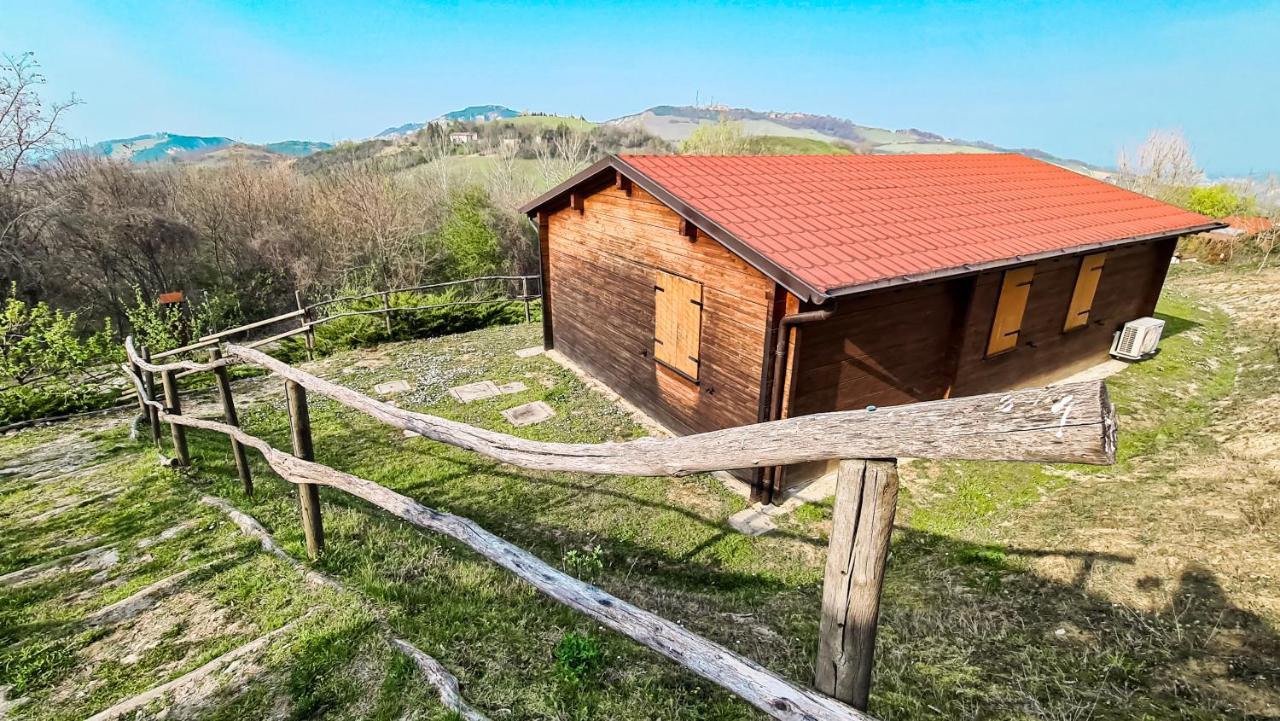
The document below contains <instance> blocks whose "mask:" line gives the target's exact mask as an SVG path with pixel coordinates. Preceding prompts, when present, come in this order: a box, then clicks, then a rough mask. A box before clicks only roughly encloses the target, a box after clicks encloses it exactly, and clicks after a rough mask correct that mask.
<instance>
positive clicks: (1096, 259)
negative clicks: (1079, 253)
mask: <svg viewBox="0 0 1280 721" xmlns="http://www.w3.org/2000/svg"><path fill="white" fill-rule="evenodd" d="M1106 262H1107V254H1106V253H1094V254H1093V255H1086V256H1085V257H1084V258H1083V259H1082V260H1081V261H1080V273H1079V274H1078V275H1077V276H1076V288H1075V290H1073V291H1072V292H1071V305H1070V307H1068V308H1067V321H1066V323H1064V324H1063V326H1062V332H1064V333H1065V332H1067V331H1069V330H1075V329H1076V328H1083V327H1085V326H1086V325H1089V312H1090V311H1091V310H1093V296H1094V295H1096V294H1097V292H1098V283H1099V281H1101V280H1102V266H1103V265H1104V264H1105V263H1106Z"/></svg>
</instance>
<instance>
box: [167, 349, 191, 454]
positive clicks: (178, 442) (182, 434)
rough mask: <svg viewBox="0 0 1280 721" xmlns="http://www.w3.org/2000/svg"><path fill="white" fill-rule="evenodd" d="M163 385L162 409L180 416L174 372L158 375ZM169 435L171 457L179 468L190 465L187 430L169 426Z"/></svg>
mask: <svg viewBox="0 0 1280 721" xmlns="http://www.w3.org/2000/svg"><path fill="white" fill-rule="evenodd" d="M160 379H161V381H162V382H163V383H164V409H165V413H168V414H170V415H175V416H180V415H182V401H181V400H180V399H179V398H178V378H177V373H176V372H175V371H171V370H168V371H164V372H163V373H161V374H160ZM169 434H170V435H171V436H173V457H174V459H175V460H176V461H177V465H179V466H189V465H191V454H190V453H189V452H188V451H187V429H186V428H183V427H182V426H180V425H178V424H177V423H170V424H169Z"/></svg>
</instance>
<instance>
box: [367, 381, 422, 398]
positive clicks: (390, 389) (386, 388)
mask: <svg viewBox="0 0 1280 721" xmlns="http://www.w3.org/2000/svg"><path fill="white" fill-rule="evenodd" d="M411 388H413V386H411V385H409V381H387V382H386V383H379V384H378V385H376V386H374V387H373V392H374V393H377V394H378V395H380V396H390V395H395V394H396V393H404V392H405V391H407V390H409V389H411Z"/></svg>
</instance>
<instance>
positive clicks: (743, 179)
mask: <svg viewBox="0 0 1280 721" xmlns="http://www.w3.org/2000/svg"><path fill="white" fill-rule="evenodd" d="M610 160H611V161H616V160H620V161H621V165H620V166H615V167H618V169H619V170H620V171H621V172H623V174H624V175H632V173H630V172H628V170H629V169H630V170H631V171H638V177H636V178H633V179H634V180H636V181H637V182H640V181H641V180H642V179H648V180H649V181H652V183H651V184H650V183H641V185H642V187H645V186H649V187H652V185H653V184H656V185H657V186H659V187H660V188H661V189H662V190H665V191H666V192H667V193H669V194H670V195H671V196H674V199H675V200H676V201H679V202H677V203H675V204H674V206H673V207H675V210H676V211H677V212H683V213H685V214H686V215H695V217H692V218H690V220H692V221H694V222H695V223H698V222H699V221H700V220H710V221H711V222H712V223H714V224H716V225H718V226H720V228H722V229H723V230H724V231H727V233H728V234H729V235H730V236H732V239H734V240H736V241H739V242H740V243H741V244H742V245H744V246H746V249H748V250H749V251H752V254H753V255H754V254H758V255H759V256H761V257H762V258H763V259H765V260H766V261H768V263H767V264H766V265H773V266H775V267H776V268H779V269H781V270H782V271H783V272H784V273H786V274H788V275H790V276H792V277H794V278H795V279H798V280H799V281H801V282H802V283H804V284H805V285H807V286H809V287H810V288H812V289H813V290H816V291H818V293H820V294H822V295H832V294H837V293H838V292H839V291H841V290H845V291H847V290H851V289H855V288H860V287H872V286H874V285H879V284H887V283H886V282H887V281H891V280H896V281H898V282H910V281H911V280H913V279H915V278H916V277H918V276H920V275H921V274H930V273H935V272H940V271H949V270H956V269H961V270H963V269H967V268H969V267H971V266H983V265H991V264H994V263H999V262H1001V261H1005V262H1009V261H1013V262H1016V261H1018V260H1019V259H1022V258H1024V257H1027V256H1032V257H1034V256H1037V255H1041V254H1047V253H1052V252H1061V251H1066V250H1071V249H1076V248H1080V249H1084V248H1086V247H1089V246H1094V245H1097V244H1106V243H1114V242H1117V241H1124V240H1129V239H1134V238H1141V237H1155V236H1164V235H1173V234H1179V233H1180V232H1181V231H1192V230H1204V229H1206V227H1205V226H1211V225H1213V224H1214V221H1213V220H1211V219H1209V218H1206V217H1204V216H1202V215H1198V214H1196V213H1190V212H1187V211H1185V210H1181V209H1179V208H1176V207H1174V206H1171V205H1166V204H1164V203H1161V202H1159V201H1156V200H1152V199H1151V198H1148V197H1146V196H1143V195H1138V194H1136V193H1132V192H1130V191H1127V190H1124V189H1122V188H1118V187H1116V186H1114V185H1111V184H1109V183H1106V182H1103V181H1100V180H1095V179H1093V178H1089V177H1086V176H1084V175H1080V174H1078V173H1074V172H1072V171H1070V170H1066V169H1063V168H1060V167H1058V166H1055V165H1050V164H1049V163H1045V162H1041V161H1039V160H1034V159H1032V158H1028V157H1026V156H1023V155H1016V154H983V155H977V154H974V155H956V154H953V155H846V156H825V155H795V156H750V157H704V156H681V155H669V156H638V155H630V156H621V157H620V158H617V159H610ZM584 175H585V174H584ZM572 182H573V181H571V183H572ZM568 185H570V183H566V186H568ZM562 189H563V186H562ZM553 193H554V191H553ZM551 195H552V193H549V194H548V196H551ZM548 196H544V198H546V197H548ZM543 202H545V201H544V200H543V199H540V200H539V201H535V202H534V203H533V204H531V205H530V206H529V208H528V209H527V210H532V209H535V208H536V207H538V206H539V205H541V204H542V203H543ZM681 203H683V204H685V205H687V206H688V208H684V209H682V208H680V207H678V206H679V205H680V204H681ZM689 209H692V210H693V211H696V212H695V213H689V212H688V210H689ZM698 214H700V215H701V216H703V217H702V218H701V219H700V218H698V217H696V215H698ZM703 230H704V231H707V232H708V233H709V234H711V235H713V236H716V237H720V235H722V234H720V233H718V231H713V229H709V228H703ZM731 247H732V246H731ZM737 250H739V251H741V250H743V249H741V248H738V249H737ZM748 260H751V258H748Z"/></svg>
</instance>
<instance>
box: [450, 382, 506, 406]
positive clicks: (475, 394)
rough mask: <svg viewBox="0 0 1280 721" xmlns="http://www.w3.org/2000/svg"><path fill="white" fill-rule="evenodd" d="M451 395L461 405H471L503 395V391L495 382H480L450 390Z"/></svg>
mask: <svg viewBox="0 0 1280 721" xmlns="http://www.w3.org/2000/svg"><path fill="white" fill-rule="evenodd" d="M449 395H451V396H453V399H454V400H455V401H458V402H460V403H470V402H472V401H482V400H485V399H486V398H493V397H494V396H498V395H502V391H500V390H498V385H497V384H496V383H494V382H493V381H480V382H479V383H468V384H466V385H464V386H454V387H453V388H450V389H449Z"/></svg>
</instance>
